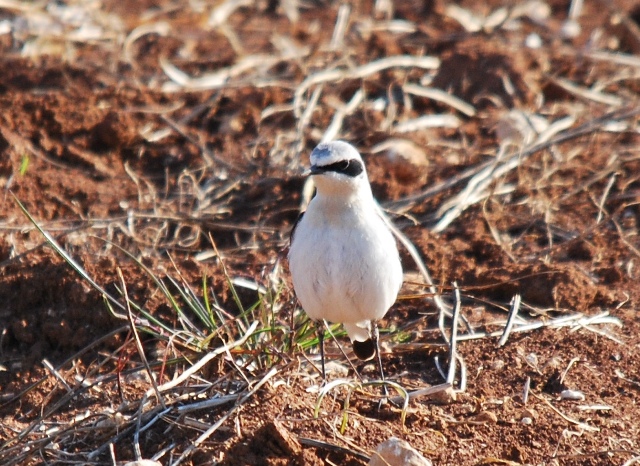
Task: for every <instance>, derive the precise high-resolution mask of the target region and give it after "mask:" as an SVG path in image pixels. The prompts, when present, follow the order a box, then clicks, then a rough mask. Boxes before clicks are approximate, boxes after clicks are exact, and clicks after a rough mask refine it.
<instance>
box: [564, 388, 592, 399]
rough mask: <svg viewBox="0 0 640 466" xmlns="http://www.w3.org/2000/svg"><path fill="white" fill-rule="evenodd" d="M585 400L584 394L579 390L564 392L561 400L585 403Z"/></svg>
mask: <svg viewBox="0 0 640 466" xmlns="http://www.w3.org/2000/svg"><path fill="white" fill-rule="evenodd" d="M585 398H586V397H585V396H584V393H582V392H581V391H579V390H562V391H561V392H560V399H561V400H573V401H584V400H585Z"/></svg>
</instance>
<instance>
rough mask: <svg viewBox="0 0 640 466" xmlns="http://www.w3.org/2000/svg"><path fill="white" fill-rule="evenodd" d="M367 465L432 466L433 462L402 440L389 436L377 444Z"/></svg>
mask: <svg viewBox="0 0 640 466" xmlns="http://www.w3.org/2000/svg"><path fill="white" fill-rule="evenodd" d="M369 466H433V463H431V461H429V460H428V459H426V458H425V457H424V456H422V455H421V454H420V452H418V450H416V449H415V448H413V447H412V446H411V445H409V444H408V443H407V442H405V441H404V440H400V439H398V438H395V437H391V438H390V439H389V440H387V441H385V442H382V443H381V444H380V445H378V448H376V452H375V453H374V454H373V456H371V460H370V461H369Z"/></svg>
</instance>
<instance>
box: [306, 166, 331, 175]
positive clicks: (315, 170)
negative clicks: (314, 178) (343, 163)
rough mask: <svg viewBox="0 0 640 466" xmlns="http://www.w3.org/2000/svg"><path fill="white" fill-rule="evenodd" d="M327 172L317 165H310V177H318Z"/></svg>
mask: <svg viewBox="0 0 640 466" xmlns="http://www.w3.org/2000/svg"><path fill="white" fill-rule="evenodd" d="M326 171H327V170H326V169H325V168H324V167H318V166H317V165H311V168H310V169H309V174H311V175H320V174H322V173H324V172H326Z"/></svg>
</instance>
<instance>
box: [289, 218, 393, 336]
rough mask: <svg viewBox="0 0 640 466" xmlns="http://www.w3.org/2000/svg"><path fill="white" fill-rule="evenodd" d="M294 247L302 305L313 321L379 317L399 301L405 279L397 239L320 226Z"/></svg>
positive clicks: (293, 267)
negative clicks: (297, 248)
mask: <svg viewBox="0 0 640 466" xmlns="http://www.w3.org/2000/svg"><path fill="white" fill-rule="evenodd" d="M314 233H315V234H312V235H310V236H308V238H309V239H310V241H309V243H308V244H307V245H305V247H304V248H301V249H300V250H299V251H293V250H292V251H291V255H290V268H291V273H292V277H293V284H294V288H295V290H296V294H297V296H298V299H299V300H300V304H301V305H302V307H303V308H304V310H305V312H306V313H307V314H308V315H309V317H311V318H312V319H315V320H319V319H325V320H328V321H330V322H339V323H358V322H362V321H365V320H377V319H380V318H382V317H383V316H384V314H385V313H386V312H387V310H388V309H389V307H391V305H392V304H393V303H394V301H395V299H396V296H397V293H398V290H399V288H400V285H401V282H402V269H401V266H400V260H399V257H398V252H397V249H396V246H395V242H394V241H393V238H392V237H391V235H390V233H389V238H385V241H381V240H380V238H377V237H375V238H371V237H368V236H367V235H366V234H358V233H357V232H348V233H345V232H344V231H332V230H331V229H320V230H316V231H315V232H314Z"/></svg>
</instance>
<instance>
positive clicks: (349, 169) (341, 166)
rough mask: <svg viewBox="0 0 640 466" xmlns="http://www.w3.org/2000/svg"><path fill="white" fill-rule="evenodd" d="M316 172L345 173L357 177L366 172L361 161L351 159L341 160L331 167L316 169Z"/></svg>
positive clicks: (325, 166)
mask: <svg viewBox="0 0 640 466" xmlns="http://www.w3.org/2000/svg"><path fill="white" fill-rule="evenodd" d="M316 170H318V171H322V172H336V173H343V174H345V175H347V176H351V177H356V176H358V175H359V174H360V173H362V172H363V171H364V167H363V165H362V162H360V161H359V160H356V159H351V160H340V161H339V162H334V163H332V164H330V165H324V166H321V167H316Z"/></svg>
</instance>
